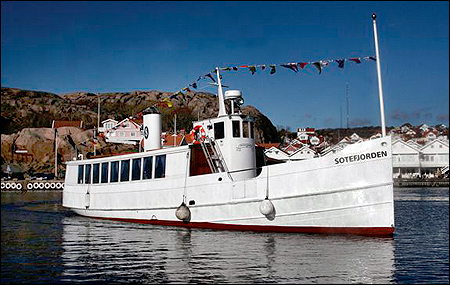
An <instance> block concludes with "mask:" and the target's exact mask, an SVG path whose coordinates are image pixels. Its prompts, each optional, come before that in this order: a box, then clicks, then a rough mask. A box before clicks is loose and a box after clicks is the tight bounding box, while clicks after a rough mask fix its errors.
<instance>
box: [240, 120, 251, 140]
mask: <svg viewBox="0 0 450 285" xmlns="http://www.w3.org/2000/svg"><path fill="white" fill-rule="evenodd" d="M249 123H250V122H247V121H242V135H243V137H244V138H248V137H250V133H249V128H248V125H249Z"/></svg>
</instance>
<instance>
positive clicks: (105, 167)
mask: <svg viewBox="0 0 450 285" xmlns="http://www.w3.org/2000/svg"><path fill="white" fill-rule="evenodd" d="M102 183H108V163H107V162H103V163H102Z"/></svg>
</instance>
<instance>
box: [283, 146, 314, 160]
mask: <svg viewBox="0 0 450 285" xmlns="http://www.w3.org/2000/svg"><path fill="white" fill-rule="evenodd" d="M315 155H316V152H315V151H314V150H312V149H311V148H310V147H309V146H307V145H304V146H303V147H302V148H300V149H298V150H297V151H296V152H294V153H292V154H291V155H290V156H289V160H303V159H310V158H313V157H314V156H315Z"/></svg>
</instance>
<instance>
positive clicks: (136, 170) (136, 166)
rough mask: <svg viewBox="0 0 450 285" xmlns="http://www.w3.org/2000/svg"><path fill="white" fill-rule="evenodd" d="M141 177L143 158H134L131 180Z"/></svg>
mask: <svg viewBox="0 0 450 285" xmlns="http://www.w3.org/2000/svg"><path fill="white" fill-rule="evenodd" d="M140 179H141V159H140V158H135V159H133V169H132V171H131V180H140Z"/></svg>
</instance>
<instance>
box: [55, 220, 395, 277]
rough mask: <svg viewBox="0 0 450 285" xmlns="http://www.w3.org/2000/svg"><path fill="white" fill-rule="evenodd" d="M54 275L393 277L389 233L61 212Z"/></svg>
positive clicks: (392, 246)
mask: <svg viewBox="0 0 450 285" xmlns="http://www.w3.org/2000/svg"><path fill="white" fill-rule="evenodd" d="M63 225H64V227H63V239H62V246H63V249H64V251H63V254H62V260H63V268H64V272H63V274H62V276H61V279H62V280H61V281H68V282H72V281H78V282H79V281H89V282H92V281H93V282H114V283H117V282H138V283H150V282H151V283H167V282H183V283H188V282H189V283H190V282H195V283H250V282H251V283H255V282H256V283H263V282H264V283H266V282H277V283H392V282H393V276H394V239H393V238H369V237H359V236H332V235H330V236H327V235H306V234H305V235H302V234H283V233H253V232H234V231H212V230H211V231H210V230H198V229H193V230H189V229H184V228H172V227H159V226H152V225H144V224H132V223H121V222H115V221H105V220H97V219H90V218H86V217H81V216H66V217H64V220H63Z"/></svg>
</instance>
